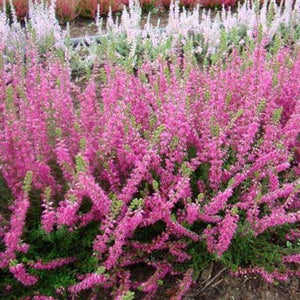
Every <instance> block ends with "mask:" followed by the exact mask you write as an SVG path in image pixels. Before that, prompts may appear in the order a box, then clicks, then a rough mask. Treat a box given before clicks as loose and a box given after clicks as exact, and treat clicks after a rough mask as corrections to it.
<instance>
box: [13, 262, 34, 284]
mask: <svg viewBox="0 0 300 300" xmlns="http://www.w3.org/2000/svg"><path fill="white" fill-rule="evenodd" d="M9 271H10V272H11V273H12V274H13V275H14V277H15V278H16V279H17V280H18V281H20V282H21V283H22V284H23V285H25V286H31V285H34V284H36V283H37V281H38V278H37V277H36V276H34V275H31V274H29V273H27V271H26V269H25V266H24V264H23V263H19V264H17V265H15V266H10V267H9Z"/></svg>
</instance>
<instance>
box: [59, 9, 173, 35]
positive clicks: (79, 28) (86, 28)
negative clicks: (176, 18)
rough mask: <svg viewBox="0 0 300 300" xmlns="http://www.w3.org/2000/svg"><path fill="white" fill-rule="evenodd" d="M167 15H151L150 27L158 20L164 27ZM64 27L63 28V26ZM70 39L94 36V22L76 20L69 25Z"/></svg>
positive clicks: (144, 16)
mask: <svg viewBox="0 0 300 300" xmlns="http://www.w3.org/2000/svg"><path fill="white" fill-rule="evenodd" d="M147 16H148V15H147V14H143V16H142V20H141V27H142V28H143V27H144V25H145V24H146V23H147ZM168 18H169V14H168V12H167V11H159V12H158V13H156V14H151V18H150V23H151V25H152V26H157V22H158V20H160V25H159V26H160V27H165V26H166V25H167V23H168ZM105 24H106V18H105V17H103V28H105ZM63 27H64V26H63ZM70 34H71V37H72V38H73V37H84V36H85V35H88V36H90V35H96V34H97V27H96V25H95V21H94V20H91V19H84V18H78V19H76V20H75V21H73V22H71V24H70Z"/></svg>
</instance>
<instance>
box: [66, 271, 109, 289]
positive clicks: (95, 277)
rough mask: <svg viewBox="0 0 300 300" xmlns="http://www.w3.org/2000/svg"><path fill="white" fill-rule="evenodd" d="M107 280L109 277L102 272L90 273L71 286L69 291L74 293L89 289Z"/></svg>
mask: <svg viewBox="0 0 300 300" xmlns="http://www.w3.org/2000/svg"><path fill="white" fill-rule="evenodd" d="M106 281H107V278H106V277H105V276H104V275H102V274H89V275H87V277H86V278H85V279H84V280H82V281H81V282H79V283H77V284H74V285H72V286H70V287H69V292H70V293H72V294H77V293H79V292H81V291H83V290H87V289H90V288H92V287H94V286H97V285H99V284H103V283H105V282H106Z"/></svg>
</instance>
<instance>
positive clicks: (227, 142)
mask: <svg viewBox="0 0 300 300" xmlns="http://www.w3.org/2000/svg"><path fill="white" fill-rule="evenodd" d="M0 55H1V53H0ZM292 55H294V56H292ZM37 56H38V54H37V53H36V52H35V50H34V49H30V50H28V52H27V56H26V72H23V69H22V68H23V66H24V64H23V58H20V61H18V62H17V63H16V64H11V65H9V67H8V66H7V67H6V68H2V69H1V74H2V75H1V79H0V161H1V173H2V176H3V178H4V179H5V181H6V183H7V185H8V187H9V189H10V190H11V193H12V195H13V197H14V201H13V204H12V205H11V210H12V213H11V215H10V217H9V218H8V220H7V224H8V225H7V226H3V227H1V236H0V239H1V242H2V243H3V245H4V248H5V249H4V251H3V252H1V253H0V267H1V268H9V271H10V272H11V273H12V274H13V275H14V277H15V278H16V279H17V280H18V281H20V282H21V283H23V284H24V285H26V286H28V285H34V284H35V283H36V282H37V280H38V279H37V278H36V277H35V276H33V275H31V274H29V273H28V272H27V271H26V269H25V265H24V264H23V263H17V264H16V265H12V264H11V262H12V261H14V260H15V259H16V258H17V257H18V256H17V254H18V253H20V252H22V253H23V254H24V255H26V251H27V250H28V249H29V247H30V246H31V245H30V244H26V243H28V241H26V239H25V240H24V241H23V240H22V237H23V236H24V235H23V233H24V232H25V231H26V230H27V227H26V226H27V224H26V214H27V213H28V209H29V207H30V205H31V204H30V203H31V202H30V197H31V194H30V193H29V191H30V190H33V191H34V190H39V191H41V192H42V194H41V195H42V196H41V203H40V205H41V208H42V210H43V212H42V215H41V220H40V222H41V225H42V228H43V229H44V230H45V231H46V232H49V233H51V232H53V231H55V230H57V228H59V227H61V226H65V227H67V228H68V229H69V230H70V231H76V230H78V228H80V230H84V228H85V226H87V225H89V224H90V223H91V222H96V224H99V232H98V233H97V236H96V238H95V240H94V242H93V245H91V247H93V250H94V255H95V257H96V258H97V264H98V266H95V270H96V269H97V267H99V268H101V269H100V270H102V268H103V270H104V272H105V273H104V272H103V273H101V274H100V273H97V272H96V271H95V272H94V273H89V274H86V275H84V276H81V277H76V280H78V282H77V283H76V284H75V285H73V286H71V287H69V289H68V290H69V292H70V293H71V294H76V293H78V292H80V291H81V290H85V289H92V288H93V287H94V286H98V285H101V286H104V287H109V286H116V287H117V288H118V289H119V290H120V293H121V294H123V293H126V292H127V291H129V286H131V287H135V288H137V287H140V288H142V290H143V291H144V292H146V293H149V295H153V293H154V292H155V291H156V290H157V288H158V282H159V281H160V280H163V279H164V277H165V276H167V275H168V274H174V273H175V272H173V271H174V270H173V268H172V264H171V263H170V258H171V259H172V261H176V262H177V263H181V262H186V261H187V260H188V259H190V256H189V255H188V254H187V252H186V249H187V245H188V242H187V241H193V242H194V243H197V242H199V241H201V240H202V241H203V240H205V241H206V243H207V248H208V250H209V251H211V252H213V253H215V254H217V255H218V256H222V254H223V253H224V252H225V251H227V250H228V248H229V247H230V245H231V244H232V241H233V240H234V236H235V235H236V234H237V229H238V228H239V226H240V224H241V223H242V222H245V221H247V223H249V226H250V227H251V228H249V229H251V230H252V231H254V233H255V235H260V234H262V233H264V232H265V231H268V230H270V229H273V228H276V227H277V226H281V225H284V224H292V225H293V229H291V232H290V234H291V235H293V234H294V233H295V232H297V228H298V230H299V219H300V214H299V208H300V199H299V184H300V182H299V177H297V175H295V174H297V172H299V164H300V161H299V158H298V156H296V155H295V147H298V145H299V140H298V139H299V132H300V101H299V97H300V54H299V53H296V54H295V53H293V54H291V53H289V52H288V50H286V49H282V50H280V51H279V52H278V54H277V55H276V56H275V57H273V58H272V59H269V58H268V57H267V54H266V51H265V50H264V49H263V48H262V47H261V46H257V47H256V49H255V50H254V51H253V52H249V53H248V55H246V56H245V55H244V56H240V55H238V54H237V53H236V52H233V54H232V55H231V56H230V58H229V59H228V60H227V61H226V63H225V64H224V65H223V66H219V65H215V66H214V67H212V68H211V69H200V68H199V67H196V66H194V65H192V64H191V62H190V61H189V60H178V63H179V64H177V63H176V62H174V63H173V64H168V63H167V62H163V61H155V62H146V63H145V64H144V65H143V66H142V68H141V69H139V71H138V72H137V74H128V73H127V72H126V71H125V70H124V69H122V68H121V67H118V66H113V65H110V64H109V63H108V64H107V65H106V66H105V77H106V80H105V83H101V85H100V86H99V84H98V83H97V81H96V80H94V79H93V78H92V79H91V80H90V82H89V83H88V85H87V87H86V89H85V90H84V91H81V90H80V89H79V88H77V87H76V86H74V85H73V83H72V81H71V79H70V70H69V69H68V67H66V66H65V65H63V64H62V63H61V62H60V61H59V60H58V59H56V58H54V57H48V58H46V59H45V60H44V61H43V62H42V63H39V62H38V60H37ZM291 57H292V58H293V59H290V58H291ZM0 68H1V65H0ZM290 107H293V109H292V110H291V109H290ZM57 169H59V172H57ZM54 199H55V200H54ZM57 199H58V200H57ZM86 199H88V200H89V202H90V209H89V210H88V211H82V209H81V207H82V204H83V202H84V200H86ZM195 223H200V224H201V225H204V226H200V227H201V228H204V227H205V226H207V228H206V229H204V230H203V229H201V230H195V229H193V228H194V227H193V225H194V224H195ZM157 224H161V227H162V229H161V232H159V233H158V234H157V236H154V237H153V238H151V239H149V240H147V241H145V242H141V241H140V240H138V238H137V237H136V233H137V232H141V231H143V230H145V231H146V230H149V229H151V228H152V226H156V225H157ZM289 226H290V225H289ZM196 228H197V226H196ZM157 250H158V251H162V252H164V253H166V255H162V256H161V257H160V258H156V259H155V260H154V261H153V260H151V259H150V258H151V255H152V254H153V253H154V252H156V251H157ZM23 254H22V255H23ZM74 260H75V258H73V257H69V258H63V259H62V258H58V259H55V260H53V261H52V262H49V263H43V262H40V261H38V262H35V263H32V264H29V265H28V267H29V268H34V269H39V270H50V269H55V268H57V267H60V266H62V265H64V264H68V263H71V262H73V261H74ZM298 260H299V257H298V256H291V257H285V258H283V262H284V263H287V264H288V263H290V262H298ZM136 263H144V264H146V265H148V266H150V267H152V268H154V272H153V275H152V276H151V277H150V278H148V279H147V280H146V281H144V282H133V283H131V282H130V280H129V278H130V276H129V275H128V272H129V271H128V269H125V267H128V266H130V265H134V264H136ZM26 267H27V266H26ZM103 270H102V271H103ZM127 271H128V272H127ZM241 272H242V271H241ZM252 272H256V273H260V274H262V276H264V277H265V278H266V279H267V280H268V281H271V279H270V278H269V277H268V276H269V275H268V274H267V273H265V271H264V270H261V269H253V271H252ZM292 273H293V272H290V273H287V274H281V273H278V274H277V273H276V274H275V273H274V274H273V275H274V276H273V275H272V276H273V277H272V278H282V279H284V278H287V277H288V276H290V275H291V274H292ZM122 274H125V275H124V276H123V275H122ZM126 274H127V275H126ZM78 275H79V274H78ZM108 275H109V276H108ZM181 275H183V281H182V284H180V286H179V294H178V295H179V296H178V297H179V298H180V297H181V296H182V295H183V294H184V293H185V291H186V290H187V289H188V287H189V285H190V284H191V281H192V279H191V278H192V271H191V270H189V271H188V272H187V273H186V274H181ZM280 276H281V277H280ZM126 278H127V279H126ZM175 299H177V298H175Z"/></svg>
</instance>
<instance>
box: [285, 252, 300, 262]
mask: <svg viewBox="0 0 300 300" xmlns="http://www.w3.org/2000/svg"><path fill="white" fill-rule="evenodd" d="M283 261H284V262H288V263H296V264H299V263H300V254H291V255H287V256H284V257H283Z"/></svg>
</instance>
